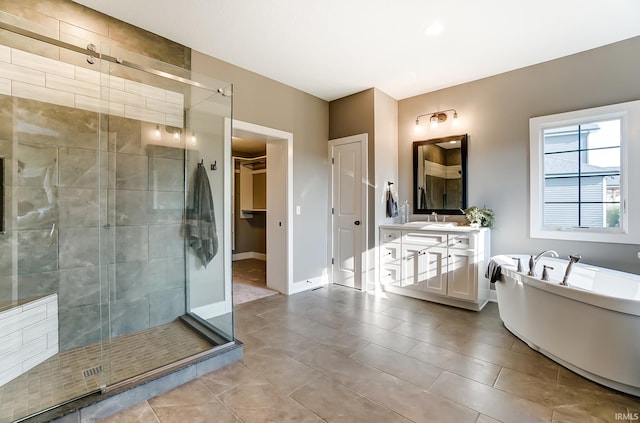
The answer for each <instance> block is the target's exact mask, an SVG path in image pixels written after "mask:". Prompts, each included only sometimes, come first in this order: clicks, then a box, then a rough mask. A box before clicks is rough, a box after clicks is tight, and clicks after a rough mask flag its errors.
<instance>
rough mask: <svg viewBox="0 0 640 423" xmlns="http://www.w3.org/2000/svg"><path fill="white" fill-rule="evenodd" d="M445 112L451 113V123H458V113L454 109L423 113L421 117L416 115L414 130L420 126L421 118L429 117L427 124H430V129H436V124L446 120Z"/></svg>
mask: <svg viewBox="0 0 640 423" xmlns="http://www.w3.org/2000/svg"><path fill="white" fill-rule="evenodd" d="M447 112H453V123H454V124H455V123H457V121H458V112H457V111H456V109H447V110H442V111H438V112H431V113H425V114H422V115H418V116H417V117H416V128H418V127H419V126H420V119H422V118H423V117H427V116H429V123H430V124H431V128H433V129H435V128H437V127H438V124H440V123H442V122H444V121H446V120H447V117H448V115H447Z"/></svg>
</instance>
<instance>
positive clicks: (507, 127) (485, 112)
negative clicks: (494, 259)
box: [398, 37, 640, 273]
mask: <svg viewBox="0 0 640 423" xmlns="http://www.w3.org/2000/svg"><path fill="white" fill-rule="evenodd" d="M639 51H640V37H636V38H633V39H630V40H626V41H622V42H619V43H615V44H612V45H609V46H605V47H601V48H597V49H594V50H590V51H587V52H583V53H579V54H575V55H572V56H567V57H564V58H560V59H556V60H553V61H550V62H546V63H542V64H538V65H535V66H530V67H527V68H523V69H519V70H515V71H512V72H508V73H504V74H501V75H497V76H493V77H490V78H486V79H482V80H478V81H474V82H470V83H467V84H463V85H459V86H455V87H452V88H447V89H443V90H440V91H435V92H432V93H428V94H424V95H419V96H416V97H412V98H408V99H405V100H402V101H400V102H399V120H398V125H399V130H398V134H399V140H398V153H399V160H398V164H399V170H400V175H399V177H400V197H401V198H402V199H404V198H407V197H408V196H409V195H410V192H411V191H410V190H411V187H412V174H411V168H412V155H411V154H412V150H411V143H412V142H413V141H416V140H418V139H427V138H436V137H440V136H447V135H454V134H461V133H468V134H469V144H468V145H469V149H468V154H469V157H468V165H469V171H468V173H469V180H468V188H469V204H470V205H478V206H483V205H486V206H487V207H490V208H492V209H494V210H495V212H496V227H495V229H494V230H493V233H492V254H501V253H537V252H539V251H542V250H543V249H547V248H553V249H555V250H557V251H558V253H560V254H561V256H567V255H568V254H569V253H581V254H582V257H583V261H584V262H587V263H591V264H595V265H602V266H607V267H611V268H614V269H619V270H623V271H629V272H634V273H639V272H640V261H639V260H638V259H637V257H636V254H637V252H638V250H639V246H638V245H622V244H605V243H593V242H576V241H553V240H543V239H531V238H529V118H531V117H534V116H541V115H548V114H554V113H559V112H565V111H571V110H578V109H584V108H590V107H596V106H602V105H607V104H612V103H620V102H625V101H630V100H637V99H639V98H640V83H638V75H640V55H639V54H638V52H639ZM471 65H472V64H471ZM448 108H455V109H457V111H458V115H459V121H460V122H459V125H458V127H457V128H453V127H452V126H451V125H450V121H447V122H445V123H444V124H442V125H440V127H439V128H438V129H437V130H435V131H430V130H429V129H425V130H424V132H423V133H421V134H415V132H414V123H415V119H416V116H417V115H419V114H422V113H427V112H431V111H435V110H443V109H448ZM426 126H428V125H425V127H426ZM631 189H632V190H634V189H635V190H637V189H638V185H637V182H634V183H633V185H632V186H631ZM632 219H633V217H632ZM636 221H637V218H636Z"/></svg>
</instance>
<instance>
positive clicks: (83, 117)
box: [0, 0, 190, 350]
mask: <svg viewBox="0 0 640 423" xmlns="http://www.w3.org/2000/svg"><path fill="white" fill-rule="evenodd" d="M16 3H19V4H16ZM4 12H8V13H10V14H12V15H16V16H18V18H15V19H18V20H19V21H20V22H19V23H20V24H21V25H22V26H24V25H28V24H29V22H33V26H34V30H35V29H38V30H39V31H41V30H42V28H46V30H47V31H49V34H48V35H49V36H54V37H55V38H59V39H61V40H64V41H67V42H73V43H74V44H77V45H80V44H81V43H82V42H84V41H85V40H87V41H90V42H94V43H99V42H102V41H108V42H109V43H111V44H112V45H116V46H120V47H123V48H126V49H127V50H130V51H134V52H135V53H138V54H145V55H147V56H149V57H151V58H153V59H156V58H161V59H162V60H164V61H165V62H169V63H172V64H174V65H180V66H181V67H183V68H188V67H189V57H190V55H189V54H188V49H185V48H184V47H183V46H180V45H178V44H176V43H172V42H170V41H167V40H164V39H161V38H160V37H157V36H156V35H153V34H149V33H146V32H145V31H142V30H140V29H138V28H134V27H132V26H130V25H127V24H124V23H122V22H119V21H116V20H114V19H111V18H108V17H106V16H103V15H101V14H98V13H96V12H93V11H91V10H89V9H86V8H84V7H83V6H80V5H77V4H75V3H73V2H71V1H63V0H58V1H40V0H38V1H36V0H33V1H31V0H26V1H22V2H12V1H4V0H0V14H1V15H3V16H2V17H3V18H5V19H8V18H7V15H6V14H5V13H4ZM56 15H59V16H65V19H66V21H63V20H59V19H57V17H56ZM10 18H11V19H14V18H13V17H10ZM22 18H25V19H28V20H29V22H26V23H25V21H23V20H22ZM9 41H10V42H11V43H10V45H11V46H12V47H18V48H19V49H20V47H22V46H23V47H24V50H29V51H31V52H34V51H35V52H37V53H38V54H39V55H42V56H45V57H48V58H51V59H56V60H57V59H61V58H63V56H65V54H66V53H65V51H63V50H60V49H58V48H54V47H51V46H47V45H43V44H42V43H40V42H36V41H29V40H23V39H19V38H16V39H12V40H9ZM3 51H6V50H3ZM3 57H6V55H4V56H3ZM64 61H65V62H68V63H74V62H75V63H76V66H77V68H76V71H75V72H76V74H77V73H81V74H82V73H83V71H82V70H80V71H78V69H80V67H82V68H87V67H88V65H87V64H86V63H82V61H80V60H75V61H74V60H73V58H71V59H70V58H68V57H64ZM152 62H153V61H151V60H150V63H152ZM5 63H7V62H6V61H5ZM153 63H155V62H153ZM147 64H148V63H147ZM5 70H6V69H5ZM39 71H42V69H40V70H39ZM84 74H87V72H84ZM54 75H55V73H54ZM5 76H6V75H5ZM5 79H14V81H15V80H16V78H5ZM45 81H46V77H45ZM53 81H56V79H55V78H53ZM57 82H60V81H59V80H58V81H57ZM67 82H68V81H67ZM0 85H2V87H3V92H4V93H5V94H9V93H8V92H6V83H4V82H3V83H2V84H0ZM149 85H153V84H149ZM59 87H60V85H58V88H59ZM45 88H52V87H46V86H45ZM83 88H85V89H90V87H87V86H83ZM111 88H113V86H111ZM60 91H65V90H64V89H63V90H60ZM66 91H67V92H71V93H73V90H71V89H67V90H66ZM160 91H163V90H160ZM168 91H170V92H171V91H173V90H171V89H169V90H168ZM176 91H177V90H176ZM158 92H159V91H158ZM21 93H24V91H20V90H18V92H12V94H13V95H12V96H10V95H2V96H0V155H3V156H5V157H7V160H6V162H7V164H8V165H9V166H8V167H7V169H6V170H5V192H6V197H7V198H6V199H5V204H6V205H7V214H8V216H7V221H6V225H7V232H6V234H3V235H0V302H1V301H5V300H10V299H15V298H16V296H17V298H24V297H31V296H42V295H48V294H51V293H58V295H59V318H60V334H59V336H60V350H66V349H69V348H73V347H75V346H79V345H84V344H87V343H90V342H95V341H98V340H99V339H100V330H101V326H100V321H101V319H100V317H101V316H100V301H103V302H104V301H105V300H106V298H107V295H108V296H109V298H110V299H111V316H110V318H111V320H110V325H109V326H107V325H106V321H104V322H103V325H104V326H103V327H102V329H106V328H109V329H110V331H111V335H112V336H117V335H121V334H125V333H129V332H132V331H136V330H140V329H145V328H147V327H150V326H155V325H158V324H163V323H166V322H169V321H171V320H173V319H175V317H176V316H178V315H180V314H183V313H184V302H185V300H184V295H185V294H184V250H183V241H182V233H181V221H182V210H183V205H184V204H183V202H184V200H183V198H184V192H183V191H184V176H183V175H184V150H183V149H182V148H170V147H163V146H156V145H153V143H150V142H149V139H148V138H149V137H150V136H152V135H151V134H152V130H151V129H150V128H153V126H150V125H149V124H147V123H145V122H142V121H140V120H139V119H144V120H147V121H154V119H152V118H150V117H149V114H140V113H139V112H140V108H139V107H138V109H133V108H132V109H131V110H134V113H136V112H138V114H137V115H136V114H126V113H115V112H114V110H111V112H112V113H113V114H112V115H111V116H109V117H108V122H107V121H104V120H103V121H102V122H99V119H100V118H99V115H98V114H97V113H95V109H93V110H94V111H91V110H92V109H91V107H88V106H86V104H88V103H87V102H86V101H85V102H82V101H81V102H80V103H74V104H70V103H61V102H60V101H52V100H51V98H40V97H37V96H36V95H22V94H21ZM75 94H77V93H74V95H75ZM110 94H111V95H110V97H111V99H112V100H114V101H113V102H112V103H113V104H116V103H117V102H116V101H115V100H116V98H117V96H114V95H113V93H110ZM166 94H167V91H166V90H164V95H165V98H164V99H165V100H167V95H166ZM20 97H30V98H20ZM169 97H171V95H169ZM39 100H42V101H39ZM156 100H159V99H156ZM54 103H58V104H54ZM150 103H151V104H152V109H153V107H155V108H156V110H151V113H150V115H153V116H155V114H156V113H158V112H159V110H158V107H157V105H158V102H156V103H153V102H152V101H151V102H147V101H145V104H150ZM94 104H95V103H94ZM153 104H155V105H153ZM174 105H175V104H174ZM126 106H127V105H126V104H124V103H123V108H122V110H123V112H124V109H125V107H126ZM130 106H131V104H130ZM135 107H137V106H135ZM127 117H131V118H127ZM165 122H167V121H165ZM105 123H106V124H107V126H108V134H106V135H107V136H106V138H107V139H108V152H107V151H101V148H102V149H107V147H106V146H107V142H104V143H102V147H101V144H100V143H99V141H98V128H104V127H105ZM168 123H169V122H168ZM173 123H177V122H173ZM175 126H178V125H175ZM103 135H105V134H103ZM11 163H14V164H16V166H15V167H16V168H15V169H14V168H13V166H11ZM105 223H106V225H105ZM101 244H102V245H101ZM100 250H102V252H103V254H102V256H100V255H99V254H100ZM105 252H107V253H106V254H105ZM101 275H102V278H103V282H105V283H103V284H102V287H103V288H104V290H103V292H100V291H99V289H100V286H101V285H100V283H99V281H100V276H101ZM107 280H108V281H109V283H108V284H107V283H106V281H107ZM107 286H108V287H109V288H110V290H109V292H107V291H106V287H107Z"/></svg>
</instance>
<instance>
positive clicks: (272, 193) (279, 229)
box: [231, 121, 290, 305]
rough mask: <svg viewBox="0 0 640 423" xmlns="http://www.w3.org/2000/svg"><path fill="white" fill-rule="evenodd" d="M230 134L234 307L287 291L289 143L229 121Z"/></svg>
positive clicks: (277, 135) (262, 130) (284, 138)
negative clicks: (230, 125) (231, 127)
mask: <svg viewBox="0 0 640 423" xmlns="http://www.w3.org/2000/svg"><path fill="white" fill-rule="evenodd" d="M232 135H233V136H232V140H231V151H232V161H233V169H234V174H233V178H232V197H233V201H232V204H233V211H232V215H233V216H232V222H233V228H232V232H231V237H232V239H231V244H232V251H233V265H232V274H233V291H234V297H233V298H234V305H238V304H241V303H245V302H249V301H253V300H255V299H258V298H263V297H265V296H269V295H273V294H276V293H278V292H282V293H288V291H289V282H290V271H289V268H290V261H289V251H290V249H289V245H290V244H289V242H288V241H289V233H290V229H289V227H290V217H289V212H288V208H289V204H290V201H289V199H288V197H289V195H288V193H289V191H290V190H289V186H290V181H289V175H290V173H289V167H290V166H289V154H288V151H289V150H290V146H289V144H290V142H289V137H288V136H286V133H282V134H280V131H277V130H273V129H270V128H265V127H260V126H257V125H253V124H248V123H244V122H239V121H234V122H233V129H232ZM288 135H290V134H288Z"/></svg>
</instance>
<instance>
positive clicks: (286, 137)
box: [224, 118, 293, 295]
mask: <svg viewBox="0 0 640 423" xmlns="http://www.w3.org/2000/svg"><path fill="white" fill-rule="evenodd" d="M233 129H240V130H243V131H247V132H252V133H255V134H258V135H262V136H264V137H266V138H267V139H268V142H285V143H286V144H285V147H286V155H287V166H286V174H287V175H286V180H287V182H286V186H285V201H286V223H285V231H286V241H285V243H286V252H285V260H286V263H285V265H284V268H285V273H286V274H285V284H284V287H283V288H284V289H283V291H282V293H283V294H286V295H290V294H292V293H293V257H292V256H293V134H292V133H291V132H286V131H281V130H279V129H274V128H269V127H266V126H261V125H256V124H253V123H249V122H244V121H241V120H237V119H233V120H232V119H231V118H225V120H224V142H225V151H228V154H225V158H224V159H225V161H226V162H227V163H226V164H225V168H226V169H230V170H229V171H228V172H227V174H228V175H227V176H228V178H227V182H226V183H225V186H224V195H225V204H229V205H230V207H226V208H225V219H229V220H228V221H229V222H230V221H231V210H232V207H233V204H231V181H232V179H231V178H234V177H235V173H234V172H235V169H233V163H232V161H231V160H232V159H231V142H232V136H233ZM268 209H269V205H268V204H267V213H268V212H269V211H268ZM267 237H269V230H268V229H267ZM224 242H225V244H224V245H225V251H228V252H229V255H231V254H232V250H231V231H230V230H229V231H227V233H225V236H224ZM268 260H269V252H268V251H267V262H268ZM226 264H227V269H225V274H227V275H229V283H231V279H232V275H233V273H232V260H227V261H226Z"/></svg>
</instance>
